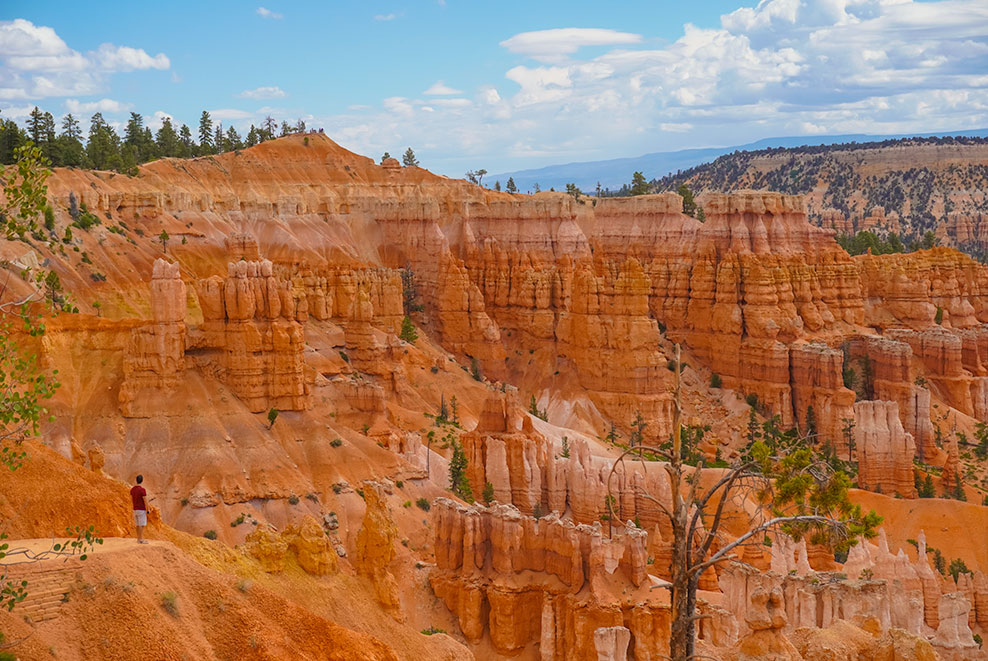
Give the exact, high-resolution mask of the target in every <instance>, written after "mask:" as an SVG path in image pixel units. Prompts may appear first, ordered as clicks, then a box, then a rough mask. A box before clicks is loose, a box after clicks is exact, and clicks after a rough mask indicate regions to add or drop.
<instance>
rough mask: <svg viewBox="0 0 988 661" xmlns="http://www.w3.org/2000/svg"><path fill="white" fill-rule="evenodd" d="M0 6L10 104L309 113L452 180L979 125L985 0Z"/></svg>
mask: <svg viewBox="0 0 988 661" xmlns="http://www.w3.org/2000/svg"><path fill="white" fill-rule="evenodd" d="M98 7H99V11H98V12H97V11H94V10H93V5H91V4H90V3H83V2H77V1H75V2H44V1H43V0H34V1H31V2H26V1H22V0H6V1H5V2H3V3H2V6H0V109H2V114H0V116H2V117H8V118H14V119H17V120H18V121H23V119H24V117H25V116H26V114H27V113H28V112H29V111H30V109H31V108H32V107H33V106H34V105H38V106H40V107H42V108H44V109H46V110H49V111H51V112H52V113H53V114H55V115H57V116H61V115H63V114H64V113H66V112H68V111H72V112H73V113H74V114H76V115H77V116H80V117H81V118H82V119H83V120H85V121H88V117H89V116H90V115H91V114H92V113H93V112H95V111H97V110H99V111H101V112H103V114H104V116H105V117H107V118H108V119H109V120H111V121H114V122H118V123H123V122H125V121H126V118H127V116H128V113H129V112H130V111H136V112H140V113H142V114H143V115H144V116H145V118H146V119H147V120H148V122H149V123H150V124H151V125H152V126H156V125H159V124H160V120H161V117H163V116H165V115H169V116H172V117H174V118H175V119H176V120H177V121H178V122H180V123H181V122H184V123H188V124H189V125H190V126H192V127H193V128H194V123H195V122H197V121H198V116H199V113H200V112H201V110H203V109H206V110H209V111H210V112H211V113H212V114H213V116H214V118H215V119H217V120H219V121H222V122H223V124H224V125H225V126H228V125H230V124H233V125H234V126H236V127H237V128H238V129H241V130H242V129H244V128H246V127H247V126H249V125H250V123H251V122H254V123H259V122H260V120H261V119H263V117H264V116H265V115H267V114H271V115H272V116H274V117H275V118H276V119H278V120H282V119H287V120H290V121H293V122H294V120H295V119H297V118H303V119H305V120H306V122H307V123H308V124H309V125H310V126H317V127H324V128H325V129H326V131H327V133H328V134H329V135H330V136H331V137H333V138H334V139H335V140H337V142H339V143H340V144H342V145H344V146H345V147H347V148H350V149H353V150H354V151H357V152H360V153H363V154H367V155H369V156H374V157H377V156H379V155H380V154H381V153H382V152H383V151H385V150H388V151H390V152H391V153H392V154H398V153H400V152H401V151H403V150H404V149H405V148H406V147H408V146H412V147H413V148H414V149H415V150H416V152H417V154H418V155H419V158H420V160H421V161H422V163H423V165H424V166H426V167H429V168H430V169H433V170H435V171H438V172H442V173H445V174H450V175H453V176H462V173H463V172H464V171H465V170H467V169H477V168H486V169H487V170H489V171H491V172H496V171H504V170H511V169H519V168H525V167H537V166H541V165H546V164H551V163H559V162H568V161H577V160H596V159H604V158H616V157H621V156H634V155H638V154H641V153H645V152H652V151H666V150H671V149H679V148H686V147H700V146H715V145H731V144H741V143H745V142H750V141H752V140H756V139H759V138H764V137H772V136H781V135H807V134H837V133H858V132H860V133H899V132H910V131H915V132H930V131H937V130H948V129H969V128H983V127H986V126H988V2H985V1H984V0H940V1H933V2H913V1H910V0H764V1H762V2H761V3H756V2H743V1H740V0H734V1H732V2H721V1H716V2H710V1H706V0H705V1H702V2H692V3H684V2H656V1H655V0H652V1H650V2H649V1H646V2H620V3H601V2H599V1H598V2H550V1H540V0H536V1H535V2H531V1H529V2H510V1H504V2H497V3H489V2H485V3H481V2H476V1H475V0H445V1H444V2H443V1H437V0H418V1H414V2H399V1H395V2H380V3H378V2H350V3H347V2H337V1H326V0H323V1H322V2H285V1H282V0H263V3H258V2H245V1H240V2H232V1H212V0H210V1H207V2H202V1H200V2H194V3H193V2H168V3H155V4H151V3H142V2H133V1H131V2H126V3H124V2H100V3H99V5H98Z"/></svg>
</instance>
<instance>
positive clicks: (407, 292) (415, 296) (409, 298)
mask: <svg viewBox="0 0 988 661" xmlns="http://www.w3.org/2000/svg"><path fill="white" fill-rule="evenodd" d="M401 306H402V309H403V310H404V311H405V315H409V314H411V313H413V312H422V310H424V309H425V307H424V306H423V305H422V304H421V303H420V302H419V291H418V287H417V286H416V285H415V272H414V271H412V267H411V266H408V265H406V266H405V268H403V269H402V270H401Z"/></svg>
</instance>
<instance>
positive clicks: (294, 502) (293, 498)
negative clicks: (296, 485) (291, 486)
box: [288, 494, 298, 505]
mask: <svg viewBox="0 0 988 661" xmlns="http://www.w3.org/2000/svg"><path fill="white" fill-rule="evenodd" d="M288 504H289V505H298V496H296V495H295V494H292V495H291V496H289V497H288Z"/></svg>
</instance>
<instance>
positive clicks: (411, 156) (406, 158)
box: [401, 147, 419, 168]
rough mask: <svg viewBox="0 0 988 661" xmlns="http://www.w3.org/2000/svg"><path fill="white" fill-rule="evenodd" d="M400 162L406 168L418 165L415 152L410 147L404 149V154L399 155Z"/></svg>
mask: <svg viewBox="0 0 988 661" xmlns="http://www.w3.org/2000/svg"><path fill="white" fill-rule="evenodd" d="M401 164H402V165H404V166H405V167H406V168H411V167H418V166H419V159H417V158H415V152H413V151H412V148H411V147H409V148H408V149H407V150H405V154H404V155H403V156H402V157H401Z"/></svg>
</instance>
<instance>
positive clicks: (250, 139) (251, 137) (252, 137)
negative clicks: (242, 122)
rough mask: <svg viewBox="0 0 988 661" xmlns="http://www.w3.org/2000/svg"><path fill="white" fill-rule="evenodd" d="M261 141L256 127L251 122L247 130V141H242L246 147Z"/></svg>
mask: <svg viewBox="0 0 988 661" xmlns="http://www.w3.org/2000/svg"><path fill="white" fill-rule="evenodd" d="M260 141H261V138H260V136H259V135H258V134H257V128H256V127H255V126H254V125H253V124H251V125H250V130H249V131H247V141H246V142H245V143H244V144H245V146H247V147H253V146H254V145H256V144H257V143H259V142H260Z"/></svg>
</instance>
